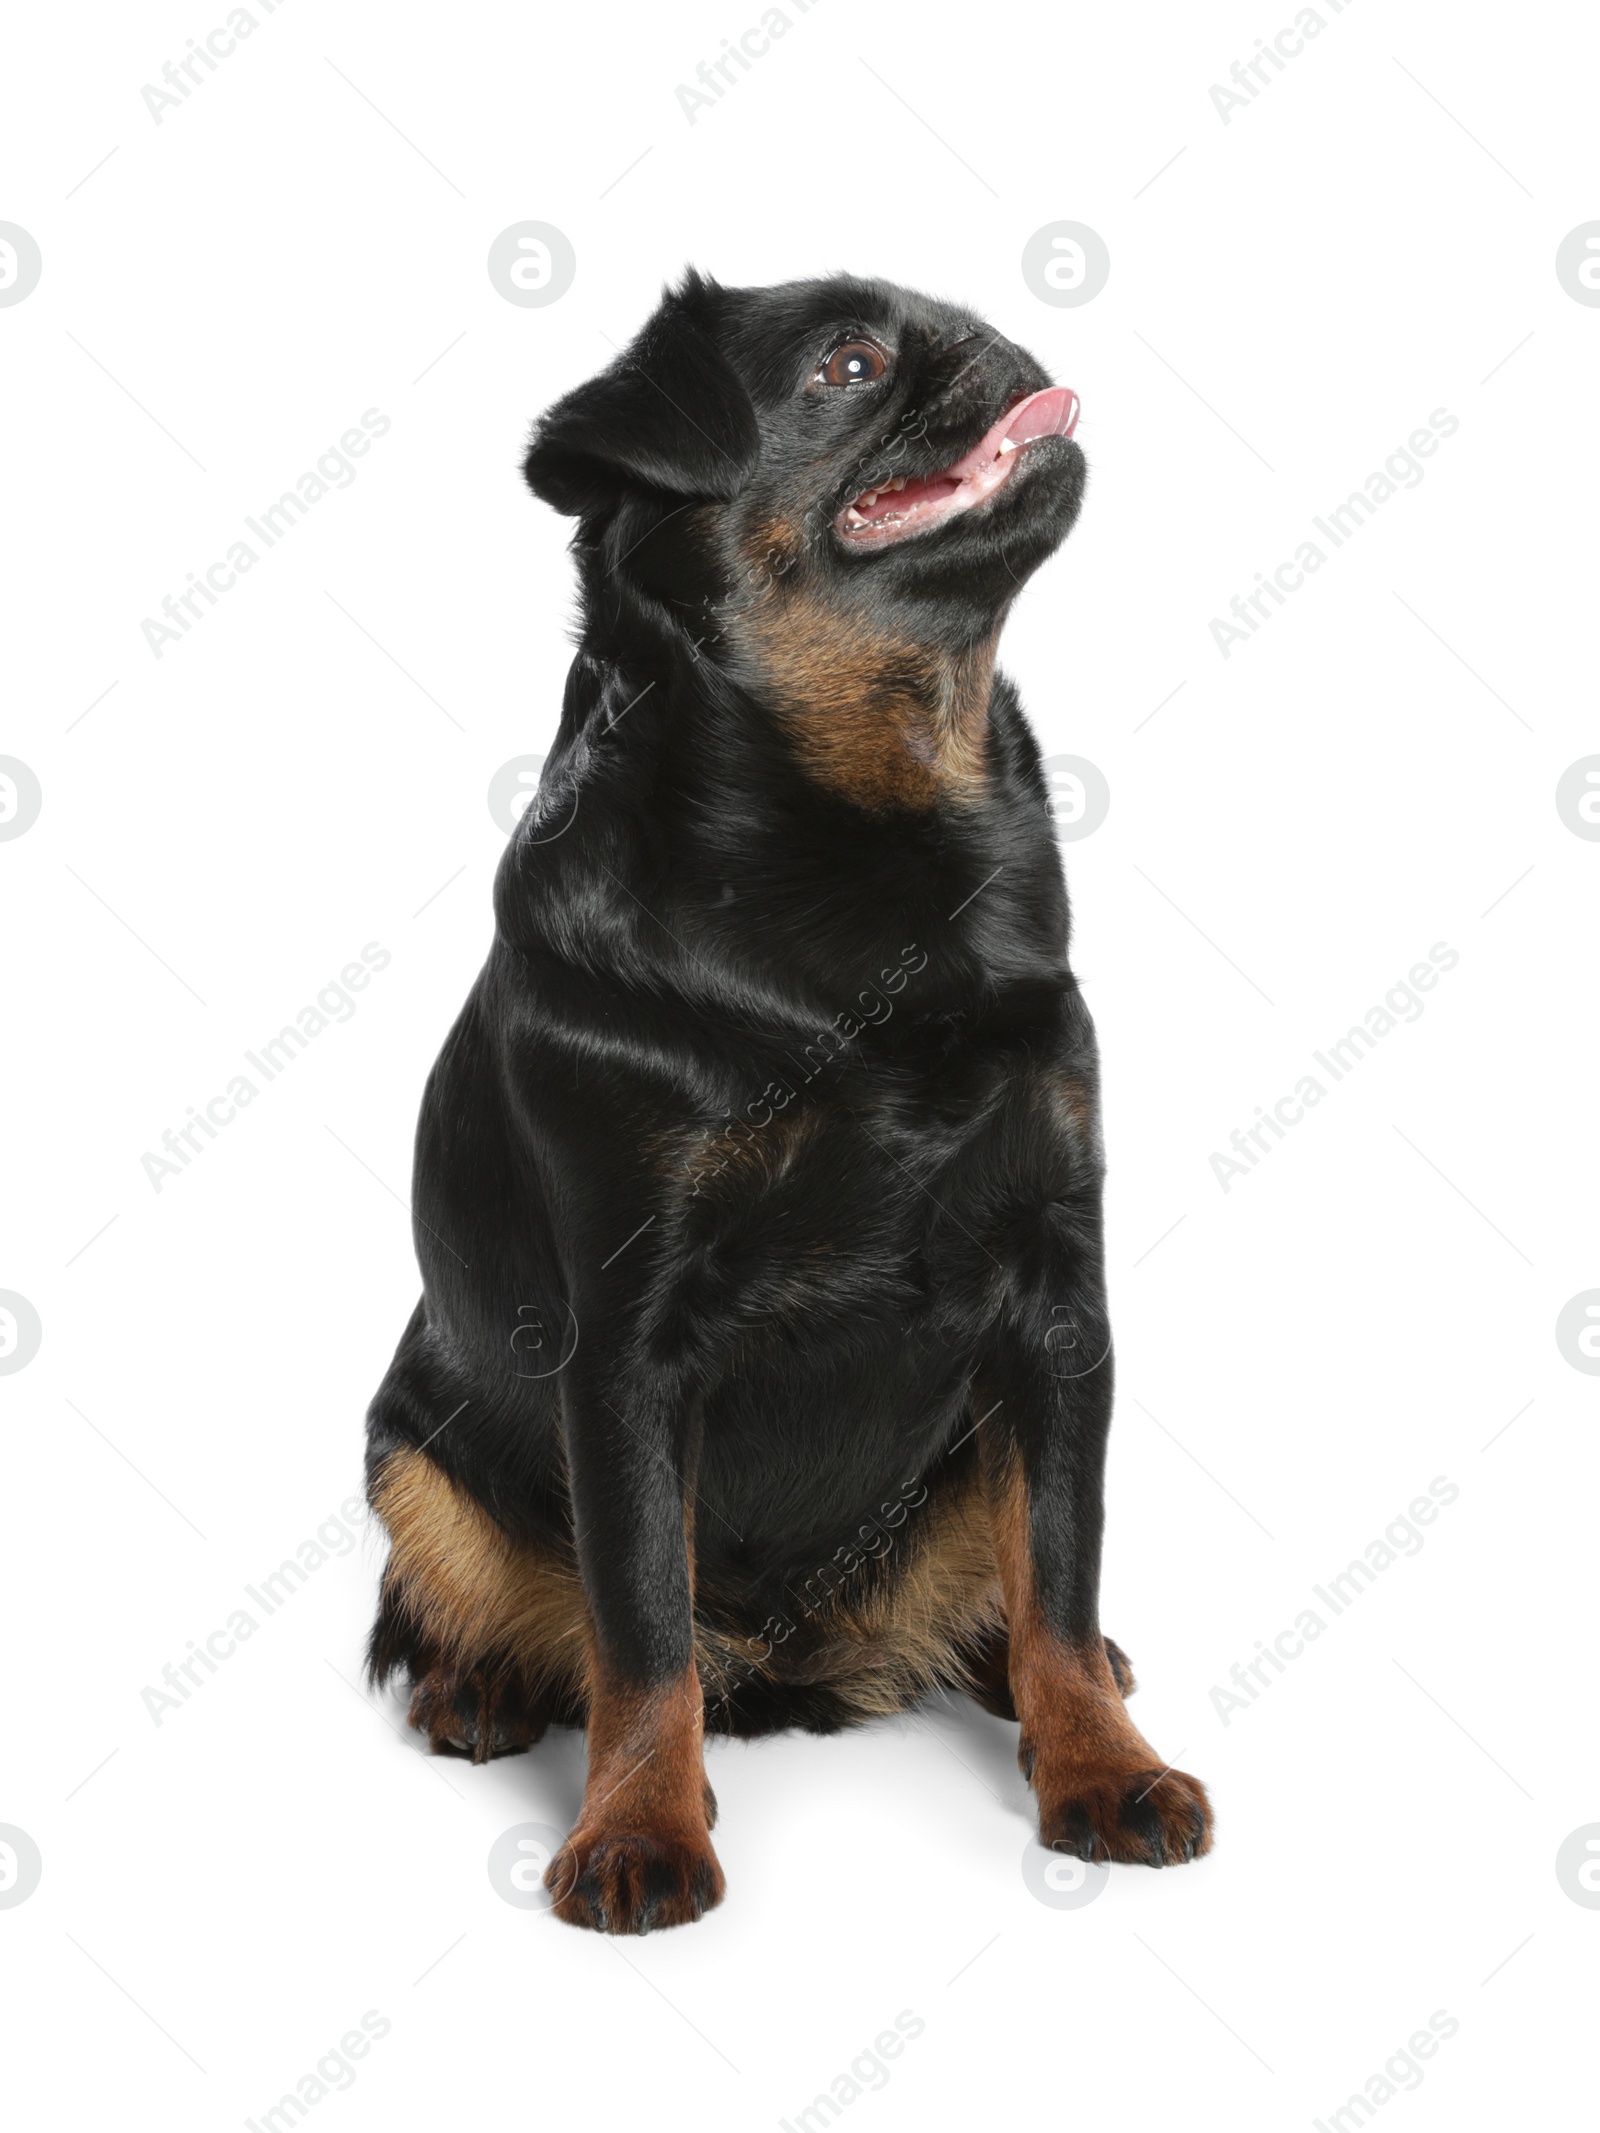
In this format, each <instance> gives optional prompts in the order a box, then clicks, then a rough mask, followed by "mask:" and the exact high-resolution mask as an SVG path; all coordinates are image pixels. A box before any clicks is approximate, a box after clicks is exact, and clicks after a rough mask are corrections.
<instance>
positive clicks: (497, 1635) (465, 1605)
mask: <svg viewBox="0 0 1600 2133" xmlns="http://www.w3.org/2000/svg"><path fill="white" fill-rule="evenodd" d="M372 1500H373V1508H374V1509H375V1510H376V1512H377V1513H378V1516H379V1517H380V1518H381V1519H382V1521H383V1523H384V1525H385V1526H386V1527H387V1528H388V1530H389V1538H390V1552H389V1568H388V1571H387V1574H386V1576H387V1580H388V1581H390V1582H392V1583H393V1585H394V1586H395V1588H396V1589H397V1590H398V1591H399V1593H400V1595H401V1597H402V1598H403V1599H404V1600H405V1602H406V1604H407V1606H408V1607H409V1608H410V1610H411V1612H412V1613H413V1614H414V1615H415V1616H416V1617H417V1619H418V1620H419V1621H420V1622H421V1623H423V1624H424V1625H425V1626H426V1628H427V1631H428V1634H429V1635H430V1637H432V1638H433V1640H434V1641H435V1643H436V1644H437V1645H438V1647H439V1650H440V1653H441V1655H442V1656H443V1657H444V1658H445V1659H446V1660H447V1661H448V1662H450V1663H452V1664H455V1665H461V1666H472V1665H475V1664H477V1663H479V1662H480V1661H483V1660H485V1659H487V1658H489V1657H491V1656H503V1657H505V1658H508V1659H510V1660H512V1661H513V1662H514V1663H515V1664H516V1665H517V1666H518V1667H519V1669H520V1670H521V1672H522V1674H523V1676H524V1678H525V1679H526V1680H527V1681H528V1682H529V1683H530V1685H537V1684H539V1683H541V1682H546V1681H549V1682H557V1683H560V1684H561V1685H562V1686H564V1687H568V1688H574V1687H578V1686H580V1685H581V1684H582V1683H583V1681H584V1680H585V1679H586V1677H587V1675H588V1672H589V1669H590V1665H591V1655H590V1644H591V1641H592V1639H591V1632H590V1627H589V1610H588V1606H587V1604H586V1603H585V1600H584V1596H583V1585H582V1582H581V1580H580V1579H579V1576H578V1566H577V1564H576V1562H574V1561H572V1560H570V1559H568V1558H563V1557H561V1556H558V1555H555V1554H553V1553H547V1552H545V1551H544V1550H541V1549H533V1548H522V1547H518V1545H517V1544H516V1542H515V1541H513V1540H511V1539H509V1538H508V1537H507V1536H506V1535H505V1534H504V1533H502V1532H501V1530H500V1528H499V1527H498V1526H497V1525H496V1524H495V1523H494V1520H493V1519H492V1518H490V1516H489V1514H488V1513H487V1512H486V1511H485V1510H484V1509H483V1508H482V1507H481V1506H480V1505H479V1504H476V1503H474V1502H473V1501H472V1499H471V1498H470V1497H468V1496H466V1495H463V1494H462V1493H461V1491H460V1490H458V1489H457V1488H455V1487H454V1485H453V1484H452V1483H451V1481H450V1480H449V1478H448V1476H447V1475H446V1474H444V1473H443V1472H442V1471H441V1469H440V1468H438V1467H437V1466H435V1465H434V1463H433V1461H432V1460H431V1459H429V1458H428V1457H427V1456H426V1455H425V1454H424V1453H422V1452H417V1451H411V1450H404V1451H398V1452H395V1453H392V1454H391V1456H390V1457H389V1458H388V1459H386V1460H385V1462H384V1464H383V1467H382V1470H381V1471H380V1473H379V1475H378V1477H377V1480H376V1483H375V1484H374V1488H373V1497H372Z"/></svg>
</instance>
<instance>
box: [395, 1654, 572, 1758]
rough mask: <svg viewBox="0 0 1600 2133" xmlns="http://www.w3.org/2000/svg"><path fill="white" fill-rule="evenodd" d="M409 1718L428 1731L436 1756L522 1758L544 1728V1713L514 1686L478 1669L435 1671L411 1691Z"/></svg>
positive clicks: (412, 1722) (443, 1668)
mask: <svg viewBox="0 0 1600 2133" xmlns="http://www.w3.org/2000/svg"><path fill="white" fill-rule="evenodd" d="M407 1715H408V1719H409V1722H410V1723H411V1725H413V1726H414V1727H415V1728H416V1730H417V1731H418V1732H419V1733H426V1734H427V1736H428V1745H429V1747H430V1748H431V1749H432V1750H433V1752H434V1754H435V1755H465V1756H470V1757H471V1759H472V1761H473V1762H475V1763H486V1762H488V1761H489V1759H490V1757H491V1756H496V1755H521V1754H522V1752H523V1750H524V1749H526V1748H531V1747H532V1746H533V1744H534V1742H535V1741H536V1740H538V1739H539V1737H540V1735H541V1734H542V1733H543V1732H544V1730H545V1720H544V1715H543V1714H542V1713H541V1712H539V1711H537V1710H535V1709H534V1708H533V1707H532V1706H531V1705H530V1704H529V1703H528V1702H527V1701H526V1700H525V1698H524V1697H523V1696H522V1694H521V1692H520V1690H519V1689H517V1688H516V1686H515V1685H513V1684H508V1683H506V1682H503V1681H498V1680H491V1679H490V1678H489V1677H488V1676H486V1675H485V1674H484V1673H482V1672H481V1671H480V1670H479V1669H478V1668H476V1667H471V1668H462V1669H457V1668H455V1667H445V1666H439V1667H434V1668H432V1669H431V1670H430V1671H429V1672H428V1673H426V1674H424V1675H423V1676H422V1678H421V1679H420V1680H419V1681H418V1682H417V1683H416V1685H415V1686H414V1687H413V1689H412V1691H411V1709H410V1711H409V1713H408V1714H407Z"/></svg>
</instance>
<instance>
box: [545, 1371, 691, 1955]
mask: <svg viewBox="0 0 1600 2133" xmlns="http://www.w3.org/2000/svg"><path fill="white" fill-rule="evenodd" d="M591 1330H592V1329H591ZM595 1345H596V1346H597V1347H598V1346H599V1345H600V1344H599V1343H596V1344H595ZM580 1353H581V1352H580ZM579 1360H580V1359H579V1358H575V1359H574V1367H573V1370H572V1372H571V1373H570V1374H569V1376H568V1377H567V1378H566V1379H564V1380H563V1424H564V1429H565V1434H566V1444H567V1461H568V1473H569V1480H570V1486H571V1492H572V1506H573V1519H574V1526H575V1530H576V1537H577V1547H578V1564H579V1568H580V1570H581V1572H582V1576H583V1582H584V1589H585V1592H586V1594H587V1597H588V1603H589V1615H590V1620H591V1623H592V1627H593V1640H592V1647H591V1652H590V1655H589V1664H588V1673H589V1720H588V1724H589V1774H588V1780H587V1783H586V1785H585V1787H584V1795H583V1807H582V1809H581V1811H580V1813H579V1816H578V1823H577V1827H576V1828H575V1829H574V1830H573V1831H572V1834H571V1835H570V1836H569V1837H568V1839H567V1841H566V1843H565V1844H564V1845H563V1846H562V1848H561V1850H560V1851H559V1852H558V1853H557V1854H556V1856H555V1858H554V1859H553V1860H552V1861H551V1863H550V1867H549V1871H548V1872H547V1873H546V1875H545V1881H546V1884H547V1885H548V1887H549V1888H550V1890H551V1892H552V1895H553V1896H554V1899H555V1902H554V1908H555V1911H556V1914H557V1916H558V1917H560V1918H563V1919H565V1920H566V1921H567V1923H568V1924H569V1925H576V1926H593V1927H597V1928H598V1929H599V1930H600V1931H601V1932H605V1933H647V1932H649V1931H650V1930H651V1928H652V1927H656V1926H675V1925H683V1924H687V1923H688V1922H689V1921H690V1920H692V1919H696V1918H698V1917H700V1915H701V1914H702V1912H705V1911H709V1910H710V1909H711V1907H712V1906H713V1904H717V1903H720V1902H721V1900H722V1893H723V1878H722V1869H721V1867H720V1866H719V1865H718V1863H717V1856H716V1853H715V1852H714V1851H713V1850H712V1848H711V1836H710V1829H711V1823H712V1821H713V1819H714V1817H715V1812H716V1803H715V1800H714V1799H713V1797H712V1793H711V1788H710V1786H709V1785H708V1784H707V1783H706V1775H705V1764H704V1760H703V1757H702V1753H701V1743H702V1701H701V1691H700V1678H699V1675H698V1673H697V1671H696V1669H695V1663H694V1601H693V1564H692V1553H691V1551H692V1545H693V1542H692V1527H691V1521H690V1518H689V1515H688V1506H689V1503H690V1502H691V1500H692V1496H691V1487H690V1483H689V1480H688V1478H687V1477H688V1475H689V1472H690V1466H691V1443H690V1417H691V1415H692V1411H693V1409H692V1401H691V1398H690V1394H689V1389H688V1387H687V1386H686V1385H685V1384H683V1383H677V1382H674V1380H673V1377H672V1375H671V1374H670V1373H668V1372H662V1371H657V1372H653V1373H652V1374H651V1379H650V1382H649V1384H648V1386H646V1385H645V1384H643V1383H641V1382H640V1376H639V1374H637V1373H631V1372H629V1371H627V1370H626V1369H623V1368H620V1367H618V1366H617V1364H616V1362H615V1360H614V1359H613V1358H608V1357H606V1356H605V1355H604V1354H594V1355H591V1356H588V1357H582V1358H581V1360H582V1361H583V1365H584V1367H583V1368H582V1369H581V1371H580V1370H579V1368H578V1362H579Z"/></svg>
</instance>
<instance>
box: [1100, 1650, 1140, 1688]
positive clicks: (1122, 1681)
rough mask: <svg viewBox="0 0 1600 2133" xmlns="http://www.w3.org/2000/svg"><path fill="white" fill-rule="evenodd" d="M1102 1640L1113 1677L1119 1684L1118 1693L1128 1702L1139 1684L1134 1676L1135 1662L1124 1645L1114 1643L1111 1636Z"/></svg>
mask: <svg viewBox="0 0 1600 2133" xmlns="http://www.w3.org/2000/svg"><path fill="white" fill-rule="evenodd" d="M1101 1642H1102V1643H1103V1644H1104V1645H1105V1648H1106V1658H1107V1659H1108V1660H1109V1661H1110V1662H1111V1678H1112V1680H1113V1681H1114V1682H1115V1683H1116V1684H1117V1694H1118V1695H1119V1696H1120V1697H1122V1699H1123V1700H1124V1702H1126V1700H1127V1699H1128V1697H1130V1696H1131V1695H1132V1694H1133V1692H1134V1690H1135V1689H1136V1688H1137V1687H1138V1686H1139V1684H1138V1682H1137V1681H1135V1680H1134V1678H1133V1662H1132V1661H1131V1660H1130V1659H1129V1657H1128V1655H1127V1653H1126V1652H1125V1651H1124V1650H1123V1649H1122V1646H1121V1645H1120V1644H1113V1643H1112V1641H1111V1639H1110V1638H1109V1637H1104V1638H1102V1639H1101Z"/></svg>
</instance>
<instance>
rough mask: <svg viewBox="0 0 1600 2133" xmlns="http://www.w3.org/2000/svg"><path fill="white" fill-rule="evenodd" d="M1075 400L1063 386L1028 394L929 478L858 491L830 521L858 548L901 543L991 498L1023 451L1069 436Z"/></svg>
mask: <svg viewBox="0 0 1600 2133" xmlns="http://www.w3.org/2000/svg"><path fill="white" fill-rule="evenodd" d="M1077 423H1078V396H1077V394H1076V393H1075V392H1073V391H1072V390H1071V388H1070V387H1068V386H1065V385H1052V386H1049V387H1048V388H1047V389H1046V390H1045V391H1044V392H1039V393H1030V394H1029V395H1028V397H1027V398H1026V399H1025V400H1019V401H1018V402H1017V403H1016V405H1015V406H1014V407H1008V408H1007V409H1006V411H1005V413H1004V414H1003V415H1002V416H1001V417H1000V420H999V421H998V422H997V423H996V424H995V425H994V427H993V429H991V430H990V431H989V432H988V434H987V435H986V436H985V437H984V438H983V440H982V441H981V443H978V444H975V445H974V446H973V448H972V450H971V451H970V452H968V453H967V454H966V456H965V457H964V458H962V459H958V460H957V461H956V462H955V464H954V465H953V466H948V467H941V468H940V469H939V470H938V471H937V472H936V473H933V474H900V475H897V476H896V477H895V478H894V480H892V481H888V482H884V483H880V485H879V486H878V487H877V488H876V489H864V490H863V491H862V492H861V494H860V495H859V496H857V497H854V498H852V500H851V501H850V502H849V503H848V504H846V505H845V507H844V509H843V510H842V511H841V512H840V513H839V515H838V517H837V518H836V519H835V520H834V524H835V525H836V526H837V527H838V529H839V531H840V533H841V534H843V535H844V537H845V539H846V540H849V541H852V542H859V543H861V544H863V545H865V544H867V543H871V544H873V545H877V544H879V543H881V542H884V541H898V540H904V539H905V538H906V536H907V535H908V534H913V533H921V532H923V531H924V530H925V529H926V528H928V527H930V526H935V525H938V524H939V523H940V522H941V521H942V520H944V519H947V518H951V517H953V516H954V515H955V513H956V512H958V511H970V510H971V509H972V507H973V506H974V505H975V504H981V503H983V502H984V501H985V500H986V499H987V498H989V497H991V496H993V494H994V493H995V491H996V490H997V489H998V488H1000V487H1001V486H1002V484H1003V483H1004V482H1006V481H1007V480H1009V479H1010V476H1011V472H1012V469H1013V468H1014V467H1015V466H1016V464H1017V462H1018V460H1019V459H1020V458H1021V457H1022V453H1023V447H1024V446H1025V445H1029V444H1032V443H1034V442H1035V440H1036V439H1038V438H1041V437H1070V436H1071V435H1072V433H1073V431H1074V429H1076V427H1077Z"/></svg>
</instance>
